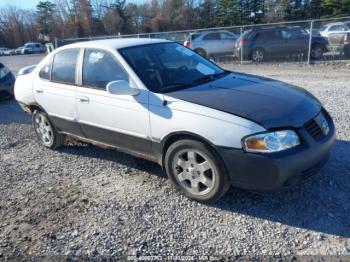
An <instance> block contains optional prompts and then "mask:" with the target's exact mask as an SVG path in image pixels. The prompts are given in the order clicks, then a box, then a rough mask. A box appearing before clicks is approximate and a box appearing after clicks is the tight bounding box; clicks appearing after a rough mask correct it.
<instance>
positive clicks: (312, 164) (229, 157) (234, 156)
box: [218, 114, 336, 191]
mask: <svg viewBox="0 0 350 262" xmlns="http://www.w3.org/2000/svg"><path fill="white" fill-rule="evenodd" d="M326 116H327V120H328V123H329V127H330V130H329V133H328V135H327V136H324V137H323V138H322V139H320V140H315V139H314V137H312V136H311V135H310V134H309V132H308V131H307V130H306V129H305V128H304V127H302V128H299V129H298V130H297V131H298V133H299V135H300V136H301V137H302V144H301V145H300V146H298V147H296V148H293V149H290V150H286V151H284V152H279V153H272V154H256V153H248V152H244V151H243V150H240V149H232V148H224V147H220V148H219V149H218V151H219V154H220V155H221V157H222V159H223V160H224V163H225V165H226V168H227V171H228V172H229V174H230V178H231V183H232V185H233V186H236V187H240V188H245V189H250V190H256V191H274V190H280V189H283V188H287V187H290V186H293V185H296V184H299V183H301V182H303V181H306V180H308V179H309V178H311V177H312V176H313V175H315V174H316V173H318V171H320V170H321V169H322V167H323V166H324V165H325V164H326V163H327V160H328V159H329V156H330V151H331V149H332V147H333V144H334V142H335V139H336V137H335V127H334V123H333V121H332V119H331V118H330V117H329V115H328V114H327V115H326Z"/></svg>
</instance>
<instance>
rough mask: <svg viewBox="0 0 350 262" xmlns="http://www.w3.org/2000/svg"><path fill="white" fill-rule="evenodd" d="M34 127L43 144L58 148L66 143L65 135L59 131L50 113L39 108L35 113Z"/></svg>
mask: <svg viewBox="0 0 350 262" xmlns="http://www.w3.org/2000/svg"><path fill="white" fill-rule="evenodd" d="M33 127H34V131H35V133H36V135H37V137H38V139H39V141H40V142H41V144H42V145H43V146H45V147H47V148H50V149H56V148H58V147H60V146H61V145H63V144H64V141H65V135H62V134H60V133H58V132H57V130H56V128H55V127H54V125H53V124H52V123H51V122H50V120H49V117H48V115H47V114H46V113H45V112H43V111H41V110H39V109H37V110H35V111H34V113H33Z"/></svg>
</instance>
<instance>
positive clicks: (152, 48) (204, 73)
mask: <svg viewBox="0 0 350 262" xmlns="http://www.w3.org/2000/svg"><path fill="white" fill-rule="evenodd" d="M119 52H120V53H121V55H122V56H123V57H124V59H125V60H126V61H127V62H128V63H129V65H130V66H131V67H132V68H133V70H134V71H135V73H136V74H137V75H138V76H139V78H140V79H141V80H142V81H143V83H144V84H145V85H146V86H147V87H148V88H149V89H150V90H151V91H153V92H159V93H163V92H171V91H174V90H177V89H183V88H187V87H190V86H193V85H197V84H201V83H205V82H209V81H212V80H214V79H217V78H219V77H221V76H223V75H225V74H226V72H225V71H224V70H223V69H221V68H220V67H218V66H216V65H214V64H213V63H211V62H209V61H208V60H206V59H205V58H203V57H202V56H200V55H198V54H197V53H195V52H193V51H192V50H190V49H187V48H186V47H184V46H182V45H180V44H177V43H159V44H149V45H142V46H134V47H128V48H123V49H120V50H119Z"/></svg>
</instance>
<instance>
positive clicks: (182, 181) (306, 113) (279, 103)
mask: <svg viewBox="0 0 350 262" xmlns="http://www.w3.org/2000/svg"><path fill="white" fill-rule="evenodd" d="M15 97H16V99H17V101H18V102H19V103H20V105H21V106H22V108H23V109H24V110H25V111H26V112H28V113H30V114H32V116H33V126H34V130H35V132H36V134H37V136H38V139H39V140H40V142H41V143H42V144H43V145H44V146H46V147H48V148H52V149H54V148H57V147H59V146H61V145H63V144H64V140H65V138H66V137H67V136H73V137H75V138H78V139H81V140H83V141H87V142H91V143H94V144H98V145H104V146H106V145H107V146H111V147H114V148H117V149H119V150H121V151H124V152H127V153H130V154H132V155H135V156H139V157H143V158H145V159H148V160H151V161H155V162H157V163H159V164H160V165H161V166H162V167H163V169H164V171H165V172H166V174H167V175H168V177H169V178H170V179H171V181H172V182H173V183H174V185H175V186H176V187H177V188H178V189H179V190H180V191H181V192H182V193H183V194H185V195H186V196H188V197H190V198H192V199H194V200H197V201H200V202H204V203H208V202H212V201H215V200H217V199H219V198H220V197H221V196H222V195H223V194H224V193H225V192H226V191H227V189H228V188H229V187H230V186H231V185H233V186H238V187H242V188H246V189H253V190H275V189H280V188H284V187H289V186H291V185H294V184H297V183H299V182H302V181H304V180H306V179H308V178H310V177H311V176H313V175H314V174H316V173H317V172H318V171H319V170H320V169H321V168H322V167H323V166H324V165H325V163H326V161H327V159H328V157H329V154H330V150H331V147H332V145H333V143H334V141H335V128H334V124H333V121H332V119H331V117H330V116H329V114H328V113H327V111H326V110H325V109H324V108H323V107H322V106H321V104H320V103H319V101H318V100H317V99H316V98H314V97H313V96H312V95H311V94H309V93H308V92H306V91H305V90H303V89H301V88H296V87H293V86H290V85H288V84H285V83H282V82H278V81H276V80H272V79H267V78H261V77H257V76H253V75H247V74H239V73H233V72H229V71H225V70H223V69H222V68H220V67H219V66H217V65H215V64H213V63H212V62H210V61H208V60H206V59H205V58H203V57H202V56H200V55H198V54H196V53H195V52H193V51H192V50H190V49H188V48H186V47H184V46H182V45H180V44H177V43H174V42H170V41H166V40H155V39H116V40H102V41H91V42H81V43H75V44H71V45H67V46H64V47H61V48H59V49H57V50H55V51H54V52H52V53H50V54H49V55H48V56H47V57H46V58H45V59H44V60H43V61H41V62H40V64H39V65H37V66H32V67H28V68H24V69H22V70H21V71H20V72H19V76H18V78H17V80H16V84H15Z"/></svg>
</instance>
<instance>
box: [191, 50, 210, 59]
mask: <svg viewBox="0 0 350 262" xmlns="http://www.w3.org/2000/svg"><path fill="white" fill-rule="evenodd" d="M194 51H195V52H196V53H197V54H199V55H201V56H203V57H204V58H207V56H208V55H207V52H206V51H205V50H204V49H202V48H196V49H195V50H194Z"/></svg>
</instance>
